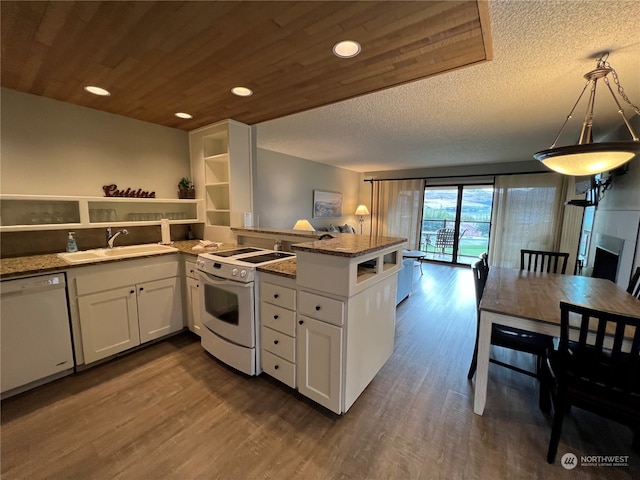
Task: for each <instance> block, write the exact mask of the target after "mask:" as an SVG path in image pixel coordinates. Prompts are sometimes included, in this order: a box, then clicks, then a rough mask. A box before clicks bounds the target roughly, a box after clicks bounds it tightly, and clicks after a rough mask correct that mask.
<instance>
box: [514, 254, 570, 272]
mask: <svg viewBox="0 0 640 480" xmlns="http://www.w3.org/2000/svg"><path fill="white" fill-rule="evenodd" d="M568 260H569V254H568V253H563V252H547V251H544V250H527V249H522V250H520V270H528V271H530V272H546V273H563V274H564V273H566V271H567V261H568Z"/></svg>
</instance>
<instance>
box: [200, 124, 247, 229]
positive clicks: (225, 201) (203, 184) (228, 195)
mask: <svg viewBox="0 0 640 480" xmlns="http://www.w3.org/2000/svg"><path fill="white" fill-rule="evenodd" d="M251 151H252V147H251V128H250V127H249V126H248V125H244V124H242V123H239V122H236V121H233V120H226V121H224V122H219V123H216V124H213V125H208V126H206V127H202V128H199V129H197V130H193V131H192V132H190V133H189V152H190V157H191V172H192V174H193V178H194V184H195V187H196V193H197V195H198V196H199V197H201V198H202V199H203V200H204V210H205V214H204V220H205V226H204V236H205V239H207V240H217V241H229V242H230V241H233V235H232V233H231V230H230V227H242V226H244V225H243V214H244V213H245V212H251V211H253V187H252V160H251Z"/></svg>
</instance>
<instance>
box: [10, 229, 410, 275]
mask: <svg viewBox="0 0 640 480" xmlns="http://www.w3.org/2000/svg"><path fill="white" fill-rule="evenodd" d="M243 230H248V229H243ZM252 231H265V232H268V229H262V230H261V229H252ZM306 233H307V235H308V233H309V232H306ZM325 233H326V232H325ZM300 236H304V235H300ZM404 242H406V239H404V238H395V237H377V238H371V237H369V236H367V235H351V234H343V235H338V236H336V237H335V238H332V239H329V240H316V241H312V242H305V243H296V244H294V245H292V247H291V248H292V250H294V253H295V251H301V252H311V253H320V254H325V255H334V256H341V257H358V256H361V255H366V254H367V253H371V252H375V251H377V250H382V249H383V248H386V247H389V246H393V245H400V244H402V243H404ZM198 243H199V240H181V241H177V242H174V243H173V244H172V246H173V247H175V248H177V249H178V251H179V252H181V253H186V254H189V255H194V256H196V255H198V254H199V253H204V252H214V251H223V250H230V249H233V248H237V247H238V245H235V244H232V243H223V244H222V245H221V246H220V247H219V248H218V249H217V250H213V249H206V250H199V251H198V250H193V247H194V246H196V245H198ZM171 253H175V252H167V253H162V254H155V255H147V256H140V257H129V258H119V259H110V260H102V261H99V262H95V264H97V263H110V262H122V261H127V260H133V259H137V258H147V257H149V256H158V255H169V254H171ZM95 264H91V263H85V264H78V265H70V264H68V263H67V262H65V261H64V260H62V259H61V258H60V257H58V255H57V254H55V253H50V254H45V255H29V256H24V257H16V258H3V259H0V278H1V279H3V280H5V279H7V278H12V277H18V276H22V275H38V274H41V273H49V272H53V271H59V270H68V269H71V268H77V267H82V266H87V265H95ZM296 268H297V262H296V259H295V258H292V259H288V260H285V261H282V262H278V263H273V264H269V265H265V266H262V267H258V270H259V271H262V272H266V273H272V274H275V275H281V276H285V277H289V278H295V277H296Z"/></svg>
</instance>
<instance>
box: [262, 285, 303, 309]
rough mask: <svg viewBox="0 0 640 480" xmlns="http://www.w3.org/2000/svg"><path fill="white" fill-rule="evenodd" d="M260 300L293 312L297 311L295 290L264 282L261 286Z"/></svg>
mask: <svg viewBox="0 0 640 480" xmlns="http://www.w3.org/2000/svg"><path fill="white" fill-rule="evenodd" d="M260 300H264V301H265V302H269V303H272V304H274V305H279V306H281V307H285V308H289V309H291V310H295V309H296V291H295V290H294V289H293V288H287V287H282V286H280V285H275V284H273V283H269V282H263V283H261V284H260Z"/></svg>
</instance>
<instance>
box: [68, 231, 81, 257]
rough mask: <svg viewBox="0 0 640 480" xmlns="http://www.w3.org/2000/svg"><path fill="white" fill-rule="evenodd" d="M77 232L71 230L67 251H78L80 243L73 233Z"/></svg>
mask: <svg viewBox="0 0 640 480" xmlns="http://www.w3.org/2000/svg"><path fill="white" fill-rule="evenodd" d="M75 233H76V232H69V238H67V252H77V251H78V244H77V243H76V239H75V238H73V235H74V234H75Z"/></svg>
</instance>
